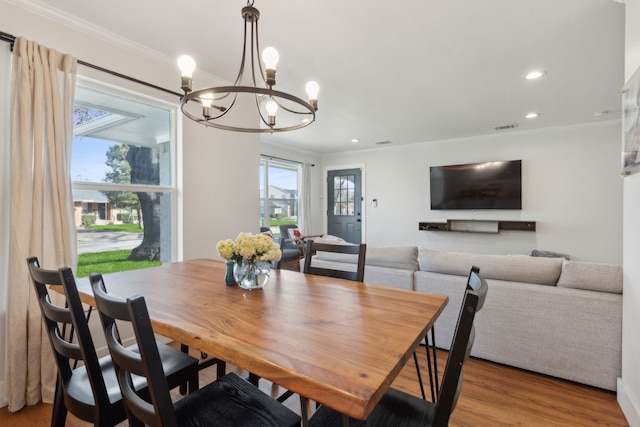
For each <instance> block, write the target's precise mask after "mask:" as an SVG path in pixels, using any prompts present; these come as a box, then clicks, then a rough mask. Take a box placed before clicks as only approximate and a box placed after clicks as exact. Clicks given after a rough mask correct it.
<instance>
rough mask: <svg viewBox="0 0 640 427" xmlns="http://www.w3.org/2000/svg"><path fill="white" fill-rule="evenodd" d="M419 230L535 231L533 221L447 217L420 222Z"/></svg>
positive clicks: (475, 231)
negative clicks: (438, 220) (434, 220)
mask: <svg viewBox="0 0 640 427" xmlns="http://www.w3.org/2000/svg"><path fill="white" fill-rule="evenodd" d="M418 230H421V231H461V232H466V233H493V234H495V233H499V232H500V230H513V231H536V223H535V221H499V220H484V219H448V220H447V222H420V223H418Z"/></svg>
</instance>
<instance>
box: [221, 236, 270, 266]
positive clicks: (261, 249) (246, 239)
mask: <svg viewBox="0 0 640 427" xmlns="http://www.w3.org/2000/svg"><path fill="white" fill-rule="evenodd" d="M216 249H217V250H218V255H220V257H221V258H223V259H225V260H227V261H235V262H238V263H241V262H242V260H247V261H249V262H251V263H255V262H256V261H262V262H267V261H268V262H273V261H278V260H279V259H280V258H281V257H282V251H281V250H280V246H279V245H278V244H277V243H276V242H274V241H273V239H272V238H271V237H269V236H267V235H265V234H251V233H240V234H238V237H236V240H235V242H234V241H232V240H230V239H227V240H221V241H219V242H218V244H217V245H216Z"/></svg>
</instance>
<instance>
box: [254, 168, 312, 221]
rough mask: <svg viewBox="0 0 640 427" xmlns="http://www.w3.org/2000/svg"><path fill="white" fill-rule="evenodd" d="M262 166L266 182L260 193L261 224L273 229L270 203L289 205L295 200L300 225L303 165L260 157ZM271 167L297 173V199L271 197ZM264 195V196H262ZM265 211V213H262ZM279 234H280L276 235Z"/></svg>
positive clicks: (297, 219)
mask: <svg viewBox="0 0 640 427" xmlns="http://www.w3.org/2000/svg"><path fill="white" fill-rule="evenodd" d="M260 166H261V167H263V171H262V176H261V178H262V179H263V181H264V192H262V191H261V190H262V189H259V193H260V205H261V209H260V210H261V212H260V218H259V222H260V223H261V224H262V226H263V227H271V225H270V223H271V209H270V203H272V202H274V201H276V202H277V201H282V202H285V203H289V202H291V201H292V200H295V210H296V222H295V223H298V222H299V221H300V183H301V175H302V165H301V164H300V163H299V162H296V161H293V160H286V159H275V158H273V157H270V156H260ZM270 166H276V167H280V168H282V169H291V170H294V171H295V173H296V188H295V192H296V197H295V198H294V199H291V198H287V199H284V198H275V197H271V194H270V193H269V186H270V184H269V167H270ZM262 193H264V194H262ZM262 211H264V212H262ZM275 234H278V233H275Z"/></svg>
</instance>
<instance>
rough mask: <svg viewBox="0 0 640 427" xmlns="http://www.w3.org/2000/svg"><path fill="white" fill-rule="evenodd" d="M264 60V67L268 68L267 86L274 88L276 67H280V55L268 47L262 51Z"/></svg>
mask: <svg viewBox="0 0 640 427" xmlns="http://www.w3.org/2000/svg"><path fill="white" fill-rule="evenodd" d="M262 60H263V61H264V65H265V67H266V68H267V76H266V78H265V83H266V84H267V86H269V87H272V86H275V84H276V65H278V61H279V60H280V55H279V54H278V51H277V50H275V49H274V48H272V47H268V48H266V49H265V50H263V51H262Z"/></svg>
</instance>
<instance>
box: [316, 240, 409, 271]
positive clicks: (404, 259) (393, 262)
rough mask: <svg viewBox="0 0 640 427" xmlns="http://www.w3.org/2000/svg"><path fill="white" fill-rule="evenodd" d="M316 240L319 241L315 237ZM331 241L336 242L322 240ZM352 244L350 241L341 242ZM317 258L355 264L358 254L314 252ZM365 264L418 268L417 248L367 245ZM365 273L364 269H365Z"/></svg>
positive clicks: (406, 268) (405, 268)
mask: <svg viewBox="0 0 640 427" xmlns="http://www.w3.org/2000/svg"><path fill="white" fill-rule="evenodd" d="M315 241H316V242H319V241H321V240H320V239H316V240H315ZM324 243H333V244H335V243H336V242H324ZM342 244H352V243H346V242H345V243H342ZM316 257H317V259H320V260H324V261H335V262H346V263H350V264H355V263H356V262H357V259H358V256H357V255H354V254H336V253H333V252H321V251H318V252H317V254H316ZM365 265H375V266H377V267H387V268H398V269H402V270H410V271H417V270H418V248H417V247H416V246H399V247H375V246H367V252H366V256H365ZM365 273H366V269H365Z"/></svg>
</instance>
